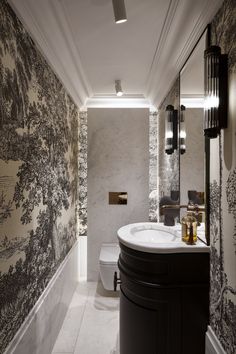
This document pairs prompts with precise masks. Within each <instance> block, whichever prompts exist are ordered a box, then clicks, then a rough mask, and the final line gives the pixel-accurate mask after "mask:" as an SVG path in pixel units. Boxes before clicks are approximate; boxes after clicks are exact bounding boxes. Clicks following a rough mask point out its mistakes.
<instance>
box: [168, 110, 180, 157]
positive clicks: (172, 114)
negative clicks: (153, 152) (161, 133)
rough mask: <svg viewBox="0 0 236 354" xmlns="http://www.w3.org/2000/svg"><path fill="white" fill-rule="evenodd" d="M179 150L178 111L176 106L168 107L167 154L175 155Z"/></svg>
mask: <svg viewBox="0 0 236 354" xmlns="http://www.w3.org/2000/svg"><path fill="white" fill-rule="evenodd" d="M176 149H177V110H175V109H174V106H172V105H168V106H167V107H166V116H165V152H166V153H167V154H168V155H171V154H173V152H174V150H176Z"/></svg>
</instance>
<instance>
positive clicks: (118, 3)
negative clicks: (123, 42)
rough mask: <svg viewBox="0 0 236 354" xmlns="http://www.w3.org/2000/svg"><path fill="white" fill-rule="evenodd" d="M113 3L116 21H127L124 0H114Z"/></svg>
mask: <svg viewBox="0 0 236 354" xmlns="http://www.w3.org/2000/svg"><path fill="white" fill-rule="evenodd" d="M112 3H113V10H114V16H115V21H116V23H122V22H126V21H127V16H126V9H125V2H124V0H112Z"/></svg>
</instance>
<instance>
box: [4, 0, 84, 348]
mask: <svg viewBox="0 0 236 354" xmlns="http://www.w3.org/2000/svg"><path fill="white" fill-rule="evenodd" d="M0 18H1V21H0V82H1V85H0V102H1V105H0V162H1V161H2V163H7V164H9V163H12V162H18V164H17V166H18V169H17V171H16V174H15V176H14V178H15V179H14V180H15V181H16V183H15V185H14V194H13V198H12V199H11V200H8V199H7V194H5V193H4V187H5V188H7V184H8V183H9V181H10V180H11V179H12V178H13V177H12V176H6V175H4V171H1V173H0V174H1V176H0V186H1V189H2V190H3V191H2V193H1V195H0V223H1V224H2V225H3V224H4V223H5V222H6V221H7V220H8V219H9V218H12V215H13V213H14V211H15V210H20V214H21V216H20V221H21V224H22V226H24V225H31V224H32V228H31V229H30V231H29V233H28V236H27V237H25V235H21V236H22V237H19V238H14V239H12V238H11V235H6V234H5V235H0V236H1V239H0V262H1V257H3V256H4V257H5V258H6V257H8V258H9V259H11V258H10V256H12V255H14V253H15V252H16V251H18V252H19V249H20V250H21V252H22V254H23V255H24V256H22V257H20V258H19V259H18V260H17V261H16V262H15V263H13V264H11V265H10V267H9V268H8V271H5V272H1V273H0V348H1V349H0V353H3V351H4V350H5V348H6V347H7V345H8V344H9V342H10V341H11V339H12V338H13V336H14V335H15V333H16V332H17V330H18V329H19V328H20V326H21V324H22V323H23V321H24V319H25V318H26V316H27V314H28V313H29V311H30V310H31V309H32V307H33V306H34V304H35V303H36V301H37V299H38V298H39V296H40V295H41V293H42V292H43V290H44V289H45V287H46V285H47V283H48V282H49V280H50V278H51V277H52V275H53V274H54V272H55V270H56V268H57V267H58V265H59V264H60V262H61V261H62V259H63V258H64V257H65V255H66V254H67V253H68V251H69V249H70V248H71V247H72V245H73V244H74V242H75V239H76V219H75V201H76V190H77V162H78V161H77V155H78V154H77V149H78V148H77V117H78V110H77V107H76V106H75V105H74V103H73V102H72V100H71V99H70V97H69V96H68V95H67V94H66V92H65V90H64V88H63V86H62V84H61V83H60V81H59V80H58V79H57V77H56V76H55V74H54V73H53V72H52V70H51V69H50V68H49V66H48V65H47V63H46V61H45V60H44V59H43V57H42V56H41V55H40V53H39V52H38V50H37V48H36V47H35V45H34V43H33V41H32V40H31V38H30V37H29V36H28V35H27V33H26V31H25V30H24V28H23V27H22V25H21V23H20V22H19V21H18V19H17V17H16V16H15V14H14V12H13V11H12V9H11V8H10V6H9V5H8V4H7V2H5V0H1V2H0ZM2 174H3V175H2ZM65 213H67V219H66V223H63V217H64V214H65ZM32 221H33V223H32ZM12 222H14V220H12ZM22 232H23V231H21V230H19V235H20V234H21V233H22Z"/></svg>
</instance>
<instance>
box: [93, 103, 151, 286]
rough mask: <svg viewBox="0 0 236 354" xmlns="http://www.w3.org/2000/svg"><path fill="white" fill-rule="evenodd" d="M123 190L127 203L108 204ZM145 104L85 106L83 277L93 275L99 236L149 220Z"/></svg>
mask: <svg viewBox="0 0 236 354" xmlns="http://www.w3.org/2000/svg"><path fill="white" fill-rule="evenodd" d="M109 192H127V193H128V203H127V205H109V204H108V193H109ZM148 196H149V110H148V109H102V108H100V109H96V108H94V109H93V108H91V109H88V280H95V281H96V280H97V279H98V270H99V252H100V248H101V244H102V243H103V242H117V236H116V235H117V230H118V229H119V227H121V226H123V225H125V224H129V223H134V222H141V221H148V214H149V197H148Z"/></svg>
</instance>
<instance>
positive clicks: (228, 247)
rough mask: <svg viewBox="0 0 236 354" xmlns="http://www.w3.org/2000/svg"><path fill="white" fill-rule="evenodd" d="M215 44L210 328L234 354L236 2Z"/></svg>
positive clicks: (227, 9) (223, 12)
mask: <svg viewBox="0 0 236 354" xmlns="http://www.w3.org/2000/svg"><path fill="white" fill-rule="evenodd" d="M211 42H212V44H213V45H219V46H220V47H221V50H222V53H224V54H228V69H229V76H228V80H229V110H228V129H226V130H222V131H221V134H220V136H219V137H218V138H217V139H212V140H211V147H210V148H211V158H210V161H211V168H210V171H211V176H210V208H211V214H210V234H211V292H210V325H211V327H212V329H213V330H214V332H215V334H216V335H217V337H218V339H219V340H220V342H221V344H222V346H223V348H224V350H225V351H226V353H227V354H235V353H236V102H235V87H236V2H235V0H226V1H225V2H224V3H223V5H222V7H221V9H220V10H219V12H218V13H217V14H216V16H215V18H214V20H213V22H212V33H211Z"/></svg>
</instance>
